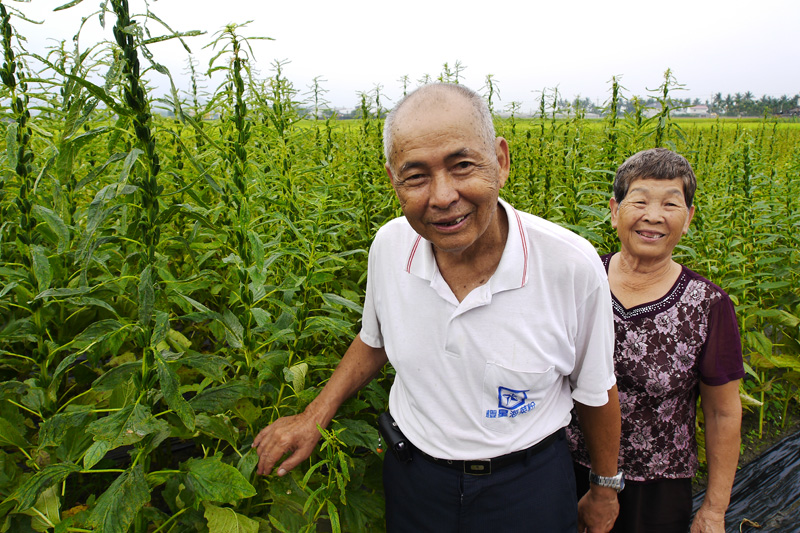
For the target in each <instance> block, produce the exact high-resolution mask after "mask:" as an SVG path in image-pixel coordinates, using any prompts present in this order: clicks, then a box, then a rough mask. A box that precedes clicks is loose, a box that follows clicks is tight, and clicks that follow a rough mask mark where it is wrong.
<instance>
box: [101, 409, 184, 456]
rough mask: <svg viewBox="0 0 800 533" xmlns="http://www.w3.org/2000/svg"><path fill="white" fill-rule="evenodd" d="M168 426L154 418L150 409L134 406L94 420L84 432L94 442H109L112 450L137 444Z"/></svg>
mask: <svg viewBox="0 0 800 533" xmlns="http://www.w3.org/2000/svg"><path fill="white" fill-rule="evenodd" d="M168 426H169V424H167V423H166V422H165V421H163V420H158V419H157V418H155V417H154V416H153V414H152V413H151V412H150V409H148V408H147V407H145V406H143V405H142V404H136V405H128V406H126V407H123V408H122V409H120V410H119V411H117V412H116V413H112V414H110V415H109V416H106V417H104V418H100V419H99V420H95V421H94V422H92V423H91V424H89V425H88V426H87V427H86V431H88V432H89V433H91V434H92V435H94V438H95V440H102V441H106V442H110V443H111V445H112V448H117V447H119V446H125V445H126V444H134V443H136V442H139V441H140V440H142V439H143V438H145V437H146V436H148V435H151V434H153V433H158V432H160V431H162V430H163V429H164V428H165V427H168Z"/></svg>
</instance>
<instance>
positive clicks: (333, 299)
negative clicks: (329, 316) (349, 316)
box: [322, 292, 364, 315]
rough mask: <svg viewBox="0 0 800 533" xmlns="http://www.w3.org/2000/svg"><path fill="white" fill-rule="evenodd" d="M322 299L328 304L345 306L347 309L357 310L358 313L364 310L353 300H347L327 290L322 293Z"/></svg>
mask: <svg viewBox="0 0 800 533" xmlns="http://www.w3.org/2000/svg"><path fill="white" fill-rule="evenodd" d="M322 299H323V300H324V301H325V303H327V304H328V305H332V304H336V305H341V306H343V307H347V308H348V309H352V310H353V311H355V312H357V313H358V314H359V315H361V313H363V312H364V308H363V307H362V306H360V305H358V304H357V303H355V302H352V301H350V300H348V299H347V298H344V297H342V296H339V295H338V294H332V293H329V292H328V293H325V294H323V295H322Z"/></svg>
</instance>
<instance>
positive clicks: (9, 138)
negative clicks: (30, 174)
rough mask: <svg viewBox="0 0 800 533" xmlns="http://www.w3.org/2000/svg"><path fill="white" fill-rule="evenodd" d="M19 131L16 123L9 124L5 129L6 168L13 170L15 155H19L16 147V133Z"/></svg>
mask: <svg viewBox="0 0 800 533" xmlns="http://www.w3.org/2000/svg"><path fill="white" fill-rule="evenodd" d="M18 130H19V124H17V123H16V122H11V123H10V124H9V125H8V127H7V129H6V161H7V162H8V168H10V169H12V170H13V169H15V168H17V163H18V159H17V155H18V153H19V147H18V145H17V131H18Z"/></svg>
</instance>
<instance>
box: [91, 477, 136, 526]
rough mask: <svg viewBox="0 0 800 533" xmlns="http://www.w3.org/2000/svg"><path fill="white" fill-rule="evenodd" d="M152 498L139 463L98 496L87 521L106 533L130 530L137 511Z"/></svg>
mask: <svg viewBox="0 0 800 533" xmlns="http://www.w3.org/2000/svg"><path fill="white" fill-rule="evenodd" d="M149 501H150V487H149V485H148V484H147V481H146V480H145V477H144V474H143V473H142V466H141V465H137V466H136V467H134V468H133V469H132V470H130V471H126V472H123V473H122V474H120V476H119V477H118V478H117V479H116V480H114V483H112V484H111V486H110V487H109V488H108V490H106V491H105V492H104V493H103V494H102V495H101V496H100V497H99V498H98V499H97V505H95V508H94V509H93V510H92V514H91V515H89V520H88V524H89V525H90V526H94V527H96V528H97V530H98V531H102V532H103V533H127V531H128V529H129V528H130V526H131V524H133V520H134V519H135V518H136V515H137V514H138V513H139V511H140V510H141V509H142V507H144V505H145V504H146V503H147V502H149Z"/></svg>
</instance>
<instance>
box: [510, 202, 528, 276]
mask: <svg viewBox="0 0 800 533" xmlns="http://www.w3.org/2000/svg"><path fill="white" fill-rule="evenodd" d="M512 210H513V211H514V216H515V217H517V226H518V227H519V240H520V241H522V257H523V261H524V263H525V264H524V265H523V267H522V282H521V283H520V287H522V286H523V285H525V279H526V277H527V276H528V243H527V242H526V241H525V234H524V233H523V231H522V219H521V218H520V217H519V213H517V210H516V209H513V208H512Z"/></svg>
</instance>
